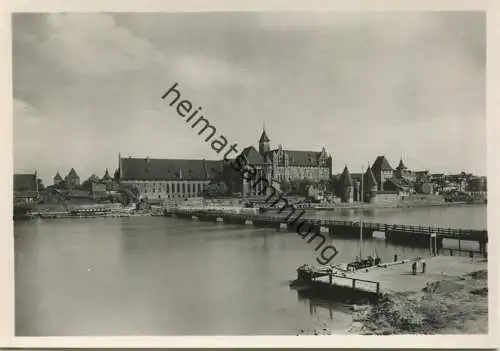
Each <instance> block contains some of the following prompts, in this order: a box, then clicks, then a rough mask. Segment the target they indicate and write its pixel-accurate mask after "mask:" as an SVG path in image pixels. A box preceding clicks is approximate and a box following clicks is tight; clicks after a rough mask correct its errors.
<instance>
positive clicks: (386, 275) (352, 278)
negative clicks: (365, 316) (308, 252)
mask: <svg viewBox="0 0 500 351" xmlns="http://www.w3.org/2000/svg"><path fill="white" fill-rule="evenodd" d="M420 259H421V258H408V259H405V260H401V261H398V262H391V263H381V264H380V265H378V266H373V267H370V268H368V269H360V270H358V271H356V272H353V273H346V274H345V275H344V274H342V273H340V272H338V271H337V272H336V271H335V268H334V267H326V266H322V267H314V266H301V267H299V269H297V279H296V280H294V281H292V282H291V284H290V286H291V287H292V288H294V289H296V290H298V291H299V293H300V294H302V295H308V296H310V297H321V298H327V299H335V300H342V301H351V302H359V301H361V300H367V301H372V302H373V301H376V300H378V299H379V298H380V297H381V296H384V295H391V294H395V293H415V292H420V291H422V289H423V288H425V287H426V286H427V284H428V283H430V282H432V281H443V280H449V281H454V280H456V279H457V278H458V277H459V276H462V275H465V274H469V273H472V272H475V271H478V270H482V269H487V267H488V263H487V261H486V260H484V259H476V258H465V257H457V256H434V257H425V258H424V259H425V262H426V270H425V272H422V270H421V265H420V264H419V263H420V262H421V261H420ZM413 262H417V271H416V274H412V270H411V266H412V264H413Z"/></svg>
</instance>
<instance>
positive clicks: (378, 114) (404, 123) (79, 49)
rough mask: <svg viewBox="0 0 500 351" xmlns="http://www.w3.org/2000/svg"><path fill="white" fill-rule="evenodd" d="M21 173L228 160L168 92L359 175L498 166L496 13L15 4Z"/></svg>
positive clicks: (249, 139)
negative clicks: (488, 94)
mask: <svg viewBox="0 0 500 351" xmlns="http://www.w3.org/2000/svg"><path fill="white" fill-rule="evenodd" d="M12 36H13V39H12V40H13V43H12V44H13V46H12V52H13V60H12V66H13V67H12V70H13V74H12V79H13V98H14V101H13V109H14V110H13V111H14V116H13V118H14V123H13V124H14V131H13V132H14V170H15V171H18V172H25V171H31V170H37V172H38V174H39V177H40V178H42V179H43V181H44V183H45V184H47V185H49V184H52V177H53V176H54V175H55V173H56V172H60V173H61V175H62V176H65V175H66V174H67V173H68V172H69V170H70V169H71V168H72V167H74V168H75V170H76V171H77V173H78V174H79V175H80V177H81V179H82V181H83V180H84V179H86V178H88V177H89V176H90V175H91V174H92V173H95V174H97V175H98V176H102V175H103V174H104V171H105V169H106V168H108V169H109V170H110V172H113V171H114V170H115V169H116V168H117V167H118V155H119V153H120V154H121V155H122V157H128V156H132V157H146V156H149V157H150V158H196V159H201V158H205V159H218V158H220V156H219V155H217V154H216V153H215V152H214V151H213V150H212V149H211V148H210V146H209V144H207V143H205V142H204V141H203V138H201V137H200V136H198V135H196V133H195V132H194V131H193V130H192V129H191V128H189V126H188V125H187V124H186V123H185V122H184V121H183V120H182V118H181V117H179V115H178V114H177V113H176V112H175V109H173V108H172V107H170V106H169V105H168V103H166V102H165V101H163V100H161V96H162V95H163V94H164V93H165V92H166V91H167V90H168V89H169V88H170V87H171V86H172V85H173V84H174V83H175V82H177V83H178V89H179V90H180V92H181V94H182V97H183V98H185V99H188V100H190V101H191V102H192V104H193V105H194V106H195V107H196V106H201V107H202V110H203V111H204V116H205V117H206V118H207V119H209V120H210V122H211V123H212V124H213V125H214V126H216V128H217V132H218V133H219V134H223V135H224V136H226V138H227V139H228V140H229V141H230V142H231V143H237V144H238V147H237V148H238V150H242V149H243V147H246V146H248V145H254V146H257V142H258V139H259V137H260V134H261V132H262V129H263V126H264V125H265V129H266V132H267V134H268V136H269V138H270V139H271V144H272V146H273V147H277V146H278V145H279V144H282V145H283V148H284V149H290V150H310V151H320V150H321V148H322V147H325V148H326V150H327V152H329V153H331V155H332V157H333V170H334V173H337V172H341V171H342V169H343V168H344V166H345V165H347V166H348V167H349V169H350V170H351V172H360V171H361V169H362V168H363V167H366V165H367V164H368V163H370V162H373V161H374V160H375V158H376V157H377V156H378V155H385V156H386V157H387V159H388V160H389V162H390V163H391V165H392V166H393V167H396V166H397V164H398V163H399V160H400V158H401V157H403V159H404V161H405V163H406V165H407V166H408V167H409V168H410V169H414V170H424V169H427V170H429V171H431V172H436V173H438V172H445V173H458V172H461V171H467V172H472V173H476V174H486V111H485V110H486V107H485V84H486V80H485V79H486V36H485V15H484V13H482V12H455V13H453V12H413V13H412V12H405V13H338V12H337V13H335V12H332V13H328V12H322V13H319V12H318V13H279V12H273V13H270V12H268V13H265V12H262V13H259V12H255V13H168V14H167V13H149V14H148V13H143V14H137V13H136V14H126V13H122V14H112V13H94V14H82V13H81V14H15V15H13V18H12Z"/></svg>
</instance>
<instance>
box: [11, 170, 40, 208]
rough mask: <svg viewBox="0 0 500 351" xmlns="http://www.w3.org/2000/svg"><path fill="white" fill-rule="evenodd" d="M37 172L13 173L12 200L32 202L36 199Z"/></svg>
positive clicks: (37, 194)
mask: <svg viewBox="0 0 500 351" xmlns="http://www.w3.org/2000/svg"><path fill="white" fill-rule="evenodd" d="M37 179H38V178H37V173H36V172H34V173H33V174H19V173H17V174H14V202H16V203H32V202H34V201H36V199H38V196H39V193H38V181H37Z"/></svg>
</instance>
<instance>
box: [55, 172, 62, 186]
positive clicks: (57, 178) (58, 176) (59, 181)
mask: <svg viewBox="0 0 500 351" xmlns="http://www.w3.org/2000/svg"><path fill="white" fill-rule="evenodd" d="M53 181H54V185H57V184H59V183H61V182H62V181H63V178H62V177H61V175H60V174H59V172H57V173H56V175H55V176H54V178H53Z"/></svg>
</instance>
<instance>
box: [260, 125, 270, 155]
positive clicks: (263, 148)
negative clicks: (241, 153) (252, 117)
mask: <svg viewBox="0 0 500 351" xmlns="http://www.w3.org/2000/svg"><path fill="white" fill-rule="evenodd" d="M270 142H271V140H269V137H268V136H267V133H266V129H265V128H263V129H262V135H261V136H260V139H259V153H260V154H261V155H262V156H264V155H265V154H266V153H268V152H269V151H270V150H271V145H270Z"/></svg>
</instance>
